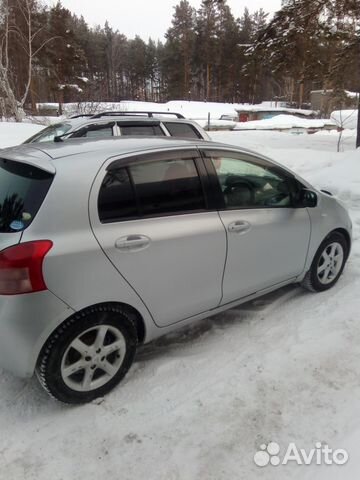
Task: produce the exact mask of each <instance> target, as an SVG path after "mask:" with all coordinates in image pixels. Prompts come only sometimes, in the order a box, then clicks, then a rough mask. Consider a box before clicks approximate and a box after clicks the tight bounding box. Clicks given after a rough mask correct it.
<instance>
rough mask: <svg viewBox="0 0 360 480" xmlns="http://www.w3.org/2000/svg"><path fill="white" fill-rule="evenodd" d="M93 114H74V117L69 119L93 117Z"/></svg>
mask: <svg viewBox="0 0 360 480" xmlns="http://www.w3.org/2000/svg"><path fill="white" fill-rule="evenodd" d="M93 116H94V114H93V113H79V114H76V115H71V117H70V118H82V117H90V118H91V117H93Z"/></svg>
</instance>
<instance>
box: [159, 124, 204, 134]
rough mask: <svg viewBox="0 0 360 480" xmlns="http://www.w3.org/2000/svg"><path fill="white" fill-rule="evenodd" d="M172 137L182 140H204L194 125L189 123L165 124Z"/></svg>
mask: <svg viewBox="0 0 360 480" xmlns="http://www.w3.org/2000/svg"><path fill="white" fill-rule="evenodd" d="M164 125H165V127H166V128H167V129H168V130H169V133H170V135H171V136H172V137H181V138H202V136H201V135H200V132H198V131H197V130H196V128H195V127H194V126H193V125H189V124H188V123H176V122H164Z"/></svg>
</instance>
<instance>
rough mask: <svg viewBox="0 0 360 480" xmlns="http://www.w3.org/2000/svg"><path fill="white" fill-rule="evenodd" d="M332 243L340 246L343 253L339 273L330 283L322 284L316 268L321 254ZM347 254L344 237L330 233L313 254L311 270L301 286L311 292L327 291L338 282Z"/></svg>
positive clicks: (347, 247) (346, 244)
mask: <svg viewBox="0 0 360 480" xmlns="http://www.w3.org/2000/svg"><path fill="white" fill-rule="evenodd" d="M332 243H339V244H340V245H341V246H342V248H343V252H344V257H343V261H342V265H341V268H340V270H339V272H338V273H337V275H336V276H335V277H334V279H333V280H332V281H331V282H330V283H327V284H324V283H322V282H321V281H320V280H319V277H318V266H319V261H320V259H321V256H322V254H323V252H324V251H325V250H326V248H327V247H329V245H331V244H332ZM348 254H349V245H348V243H347V241H346V239H345V237H344V236H343V235H342V234H341V233H339V232H333V233H331V234H330V235H329V236H328V237H326V238H325V240H324V241H323V242H322V244H321V245H320V247H319V248H318V250H317V252H316V254H315V257H314V260H313V262H312V264H311V268H310V270H309V271H308V272H307V274H306V276H305V278H304V280H303V281H302V282H301V285H302V286H303V287H304V288H306V289H307V290H309V291H311V292H324V291H326V290H329V289H330V288H332V287H333V286H334V285H335V284H336V283H337V281H338V280H339V278H340V276H341V274H342V272H343V270H344V267H345V264H346V260H347V258H348Z"/></svg>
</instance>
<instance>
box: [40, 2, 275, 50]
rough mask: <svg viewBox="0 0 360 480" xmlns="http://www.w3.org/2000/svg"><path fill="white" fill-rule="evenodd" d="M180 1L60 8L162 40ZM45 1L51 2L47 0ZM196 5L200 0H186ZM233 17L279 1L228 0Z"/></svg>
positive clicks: (94, 22)
mask: <svg viewBox="0 0 360 480" xmlns="http://www.w3.org/2000/svg"><path fill="white" fill-rule="evenodd" d="M179 1H180V0H100V1H97V0H61V3H62V4H63V5H64V7H66V8H68V9H69V10H71V11H72V12H74V13H76V14H77V15H83V17H84V18H85V20H86V21H87V22H88V24H89V25H90V26H94V25H99V24H100V25H104V23H105V21H106V20H108V21H109V24H110V25H111V26H112V27H113V28H114V29H118V30H119V31H120V32H121V33H123V34H125V35H126V36H127V37H129V38H133V37H135V35H139V36H140V37H142V38H143V39H144V40H148V38H149V37H151V38H152V39H153V40H157V39H160V40H163V39H164V34H165V32H166V30H167V29H168V28H169V27H170V24H171V19H172V16H173V13H174V6H175V5H177V4H178V3H179ZM49 3H55V0H52V1H51V0H50V2H49ZM190 3H191V5H192V6H193V7H195V8H199V6H200V3H201V0H190ZM228 5H229V6H230V8H231V10H232V12H233V14H234V16H235V17H240V16H241V15H242V13H243V11H244V8H245V7H246V6H247V7H248V8H249V10H250V12H253V11H255V10H258V9H259V8H263V9H264V10H265V11H266V12H269V13H274V12H275V11H276V10H279V9H280V6H281V0H228Z"/></svg>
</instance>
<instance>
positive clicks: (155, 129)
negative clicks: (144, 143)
mask: <svg viewBox="0 0 360 480" xmlns="http://www.w3.org/2000/svg"><path fill="white" fill-rule="evenodd" d="M119 127H120V131H121V135H145V136H149V137H161V136H165V133H164V132H163V130H162V129H161V127H160V125H121V123H120V124H119Z"/></svg>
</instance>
